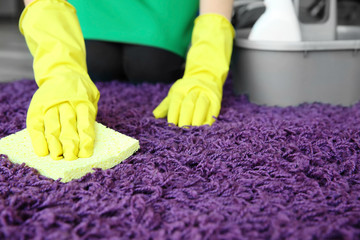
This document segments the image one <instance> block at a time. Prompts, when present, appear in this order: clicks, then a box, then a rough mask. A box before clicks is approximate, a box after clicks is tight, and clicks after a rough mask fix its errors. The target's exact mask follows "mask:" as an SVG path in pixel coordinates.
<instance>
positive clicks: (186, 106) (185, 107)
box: [179, 91, 199, 127]
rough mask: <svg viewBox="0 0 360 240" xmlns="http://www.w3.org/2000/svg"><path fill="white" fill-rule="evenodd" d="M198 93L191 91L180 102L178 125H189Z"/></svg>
mask: <svg viewBox="0 0 360 240" xmlns="http://www.w3.org/2000/svg"><path fill="white" fill-rule="evenodd" d="M198 95H199V93H198V91H191V92H190V93H189V94H188V95H187V96H186V97H185V98H184V100H183V102H182V103H181V109H180V116H179V127H183V126H189V125H191V123H192V118H193V114H194V110H195V104H196V99H197V98H198Z"/></svg>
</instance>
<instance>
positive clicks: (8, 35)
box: [0, 0, 34, 82]
mask: <svg viewBox="0 0 360 240" xmlns="http://www.w3.org/2000/svg"><path fill="white" fill-rule="evenodd" d="M23 9H24V3H23V0H0V82H8V81H14V80H20V79H24V78H26V79H33V78H34V77H33V71H32V57H31V55H30V53H29V51H28V49H27V47H26V44H25V40H24V38H23V36H22V35H21V34H20V32H19V30H18V21H19V17H20V14H21V11H22V10H23Z"/></svg>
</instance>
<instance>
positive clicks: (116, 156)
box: [0, 123, 140, 182]
mask: <svg viewBox="0 0 360 240" xmlns="http://www.w3.org/2000/svg"><path fill="white" fill-rule="evenodd" d="M95 134H96V139H95V145H94V154H93V155H92V156H91V157H89V158H79V159H76V160H73V161H67V160H64V159H62V160H53V159H52V158H51V157H50V155H48V156H45V157H39V156H37V155H36V154H35V153H34V150H33V147H32V145H31V140H30V136H29V133H28V131H27V129H24V130H22V131H19V132H17V133H15V134H12V135H10V136H7V137H4V138H2V139H0V154H5V155H7V156H8V157H9V160H10V161H11V162H13V163H19V164H21V163H25V164H26V165H27V166H29V167H32V168H35V169H36V170H38V172H39V173H40V174H41V175H44V176H46V177H49V178H52V179H54V180H56V179H59V178H61V181H62V182H69V181H71V180H73V179H78V178H81V177H82V176H84V175H85V174H87V173H89V172H92V171H93V168H101V169H109V168H112V167H114V166H115V165H117V164H119V163H120V162H122V161H123V160H125V159H126V158H128V157H130V156H131V155H132V154H134V153H135V152H136V151H137V150H138V149H139V148H140V146H139V141H138V140H136V139H134V138H131V137H129V136H126V135H124V134H121V133H119V132H116V131H114V130H112V129H110V128H107V127H105V126H104V125H102V124H100V123H95Z"/></svg>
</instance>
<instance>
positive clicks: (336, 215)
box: [0, 80, 360, 240]
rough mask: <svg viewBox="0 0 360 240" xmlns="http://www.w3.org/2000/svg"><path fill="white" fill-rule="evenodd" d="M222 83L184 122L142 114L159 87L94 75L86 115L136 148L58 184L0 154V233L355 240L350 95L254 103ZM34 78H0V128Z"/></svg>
mask: <svg viewBox="0 0 360 240" xmlns="http://www.w3.org/2000/svg"><path fill="white" fill-rule="evenodd" d="M229 81H230V80H229ZM229 81H228V83H227V84H226V86H225V91H224V99H223V105H222V110H221V114H220V116H219V118H218V120H217V121H216V123H215V124H214V125H213V126H212V127H209V126H203V127H191V128H188V129H181V128H178V127H175V126H168V124H167V122H166V121H165V119H154V118H153V117H152V113H151V112H152V110H153V109H154V108H155V107H156V106H157V104H158V103H159V102H160V101H161V100H162V99H163V98H164V97H165V95H166V94H167V90H168V89H169V87H170V85H161V84H158V85H149V84H142V85H137V86H134V85H130V84H127V83H120V82H116V81H113V82H108V83H98V84H97V86H98V88H99V90H100V92H101V99H100V102H99V113H98V118H97V120H98V122H100V123H103V124H104V125H106V126H108V127H110V128H112V129H115V130H117V131H119V132H121V133H124V134H126V135H129V136H131V137H134V138H137V139H139V140H140V145H141V149H140V150H139V151H138V152H137V153H136V154H135V155H133V156H132V157H130V158H129V159H127V160H126V161H124V162H123V163H121V164H119V165H118V166H116V167H114V168H113V169H109V170H106V171H102V170H99V169H97V170H96V171H95V172H94V173H91V174H87V175H86V176H84V177H83V178H82V179H80V180H75V181H72V182H70V183H66V184H64V183H61V182H59V181H53V180H50V179H47V178H45V177H43V176H40V175H39V174H38V173H37V172H36V171H35V170H34V169H31V168H29V167H26V166H24V165H14V164H12V163H11V162H10V161H8V159H7V157H6V156H4V155H1V156H0V239H56V240H61V239H113V240H115V239H186V240H187V239H191V240H197V239H302V240H307V239H309V240H310V239H311V240H314V239H360V103H358V104H355V105H353V106H351V107H341V106H332V105H327V104H319V103H314V104H303V105H300V106H298V107H287V108H279V107H264V106H257V105H254V104H251V103H249V101H248V100H247V98H246V97H245V96H240V97H235V96H233V95H232V93H231V85H230V83H229ZM36 88H37V87H36V85H35V83H34V81H26V80H23V81H17V82H14V83H6V84H4V83H3V84H0V138H1V137H5V136H7V135H9V134H12V133H14V132H16V131H19V130H21V129H23V128H25V119H26V111H27V107H28V105H29V102H30V99H31V96H32V94H33V93H34V91H35V90H36Z"/></svg>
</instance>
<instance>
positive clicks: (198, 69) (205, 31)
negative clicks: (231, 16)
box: [184, 13, 235, 88]
mask: <svg viewBox="0 0 360 240" xmlns="http://www.w3.org/2000/svg"><path fill="white" fill-rule="evenodd" d="M234 36H235V31H234V28H233V26H232V25H231V23H230V22H229V20H228V19H227V18H225V17H224V16H222V15H220V14H215V13H207V14H203V15H200V16H199V17H197V18H196V19H195V25H194V29H193V33H192V40H191V43H192V46H191V48H190V50H189V52H188V55H187V61H186V68H185V75H184V78H186V77H196V78H203V79H208V80H211V79H212V80H213V81H215V82H216V83H217V84H218V86H219V87H221V88H222V86H223V84H224V82H225V80H226V77H227V74H228V71H229V65H230V59H231V53H232V49H233V39H234Z"/></svg>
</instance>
